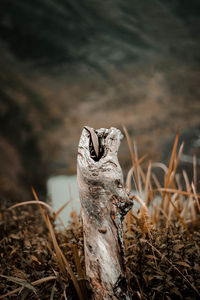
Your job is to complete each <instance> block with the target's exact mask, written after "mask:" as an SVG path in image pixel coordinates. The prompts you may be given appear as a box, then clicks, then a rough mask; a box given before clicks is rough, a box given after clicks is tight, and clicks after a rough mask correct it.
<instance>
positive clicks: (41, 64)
mask: <svg viewBox="0 0 200 300" xmlns="http://www.w3.org/2000/svg"><path fill="white" fill-rule="evenodd" d="M199 13H200V1H199V0H191V1H186V0H165V1H164V0H148V1H146V0H139V1H137V0H126V1H124V0H108V1H102V0H93V1H91V0H84V1H83V0H77V1H74V0H34V1H28V0H20V1H12V0H1V2H0V197H1V199H6V201H9V200H11V201H13V200H14V201H21V200H28V199H29V198H32V196H31V186H34V187H35V189H36V191H37V192H38V193H39V195H40V198H41V199H45V198H46V182H47V179H48V178H49V177H51V176H54V175H56V174H57V175H62V174H64V175H74V174H76V156H77V146H78V141H79V137H80V135H81V131H82V127H83V126H84V125H88V126H91V127H94V128H100V127H106V128H107V127H111V126H115V127H118V128H120V129H122V125H125V126H126V127H127V129H128V132H129V134H130V135H131V138H132V139H133V138H134V140H135V141H136V143H137V146H138V152H139V156H140V157H141V156H142V155H144V154H148V159H151V160H153V161H158V160H159V161H162V162H165V163H166V162H167V160H168V159H169V155H170V151H171V147H172V144H173V138H174V136H175V134H176V131H177V129H178V128H179V130H180V134H181V140H184V141H185V147H184V151H183V154H184V155H183V158H182V160H181V164H182V168H188V170H191V168H192V159H193V158H192V156H193V154H194V153H196V154H197V165H198V166H199V164H200V155H199V154H200V76H199V75H200V69H199V65H200V35H199V29H200V18H199ZM198 155H199V156H198ZM198 157H199V158H198ZM119 160H120V164H121V166H122V168H123V170H124V174H125V175H126V174H127V171H128V169H129V167H130V166H131V160H130V155H129V151H128V146H127V142H126V141H125V140H124V141H123V142H122V145H121V147H120V153H119ZM191 172H192V171H191Z"/></svg>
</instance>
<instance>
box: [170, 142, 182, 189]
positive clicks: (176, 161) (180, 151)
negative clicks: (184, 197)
mask: <svg viewBox="0 0 200 300" xmlns="http://www.w3.org/2000/svg"><path fill="white" fill-rule="evenodd" d="M183 147H184V143H182V144H181V146H180V148H179V151H178V155H177V158H176V159H175V160H174V168H173V172H172V176H171V177H170V181H169V185H170V184H171V183H172V184H173V182H174V178H175V176H176V170H177V167H178V163H179V160H180V157H181V154H182V152H183ZM173 186H175V185H174V184H173Z"/></svg>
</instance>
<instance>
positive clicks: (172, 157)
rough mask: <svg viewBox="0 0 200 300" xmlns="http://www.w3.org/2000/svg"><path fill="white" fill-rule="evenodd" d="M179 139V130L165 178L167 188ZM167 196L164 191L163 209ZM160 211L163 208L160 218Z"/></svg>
mask: <svg viewBox="0 0 200 300" xmlns="http://www.w3.org/2000/svg"><path fill="white" fill-rule="evenodd" d="M178 139H179V132H177V134H176V137H175V141H174V145H173V149H172V154H171V157H170V162H169V168H168V172H167V175H166V178H165V184H164V188H165V189H167V188H168V186H169V182H170V177H171V173H172V169H173V164H174V161H175V155H176V149H177V146H178ZM165 198H166V192H164V193H163V196H162V200H161V204H160V208H161V209H163V207H164V203H165ZM169 201H170V200H169V197H168V203H169ZM167 207H168V206H167ZM160 211H161V210H159V212H158V219H159V218H160ZM166 213H167V212H166ZM167 214H168V213H167Z"/></svg>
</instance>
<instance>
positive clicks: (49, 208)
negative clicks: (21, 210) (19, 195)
mask: <svg viewBox="0 0 200 300" xmlns="http://www.w3.org/2000/svg"><path fill="white" fill-rule="evenodd" d="M27 204H37V205H38V204H40V205H43V206H45V207H46V208H48V210H49V211H51V212H52V213H55V210H54V209H53V208H52V207H51V206H50V205H48V204H47V203H45V202H42V201H39V200H38V201H36V200H31V201H24V202H20V203H17V204H15V205H12V206H10V207H9V208H8V209H13V208H15V207H19V206H23V205H27Z"/></svg>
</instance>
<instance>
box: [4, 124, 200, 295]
mask: <svg viewBox="0 0 200 300" xmlns="http://www.w3.org/2000/svg"><path fill="white" fill-rule="evenodd" d="M124 130H125V134H126V137H127V141H128V145H129V149H130V153H131V159H132V167H131V169H130V171H129V173H128V175H127V179H126V188H127V189H128V190H132V189H133V188H135V189H136V190H137V193H135V194H133V193H130V198H132V199H133V200H134V201H135V202H138V203H139V209H138V210H133V211H129V213H128V214H127V216H126V218H125V221H124V244H125V249H126V258H125V260H126V273H127V280H128V286H129V289H130V293H131V295H132V297H133V299H198V297H199V295H200V260H199V255H200V231H199V227H200V205H199V197H200V196H199V195H198V193H197V185H198V180H199V179H198V175H199V174H198V172H197V164H196V158H195V156H194V159H193V180H192V181H191V182H190V180H189V178H188V176H187V173H186V172H185V171H183V172H182V174H177V167H178V162H179V159H180V156H181V153H182V150H183V144H182V145H181V146H180V148H179V149H178V139H179V135H178V133H177V135H176V138H175V141H174V146H173V149H172V154H171V159H170V163H169V166H165V165H164V164H162V163H157V164H155V163H153V162H149V164H148V167H147V168H146V170H145V171H144V170H143V166H142V164H143V162H144V161H145V159H146V157H145V156H143V157H141V158H139V157H138V154H137V147H136V145H134V151H133V150H132V145H131V141H130V138H129V135H128V133H127V131H126V129H124ZM155 168H162V169H163V174H164V175H163V180H162V182H161V181H159V180H158V178H157V176H156V173H155V172H154V169H155ZM33 195H34V198H35V200H34V201H27V202H22V203H19V204H17V205H13V206H11V203H6V201H5V199H4V201H1V212H0V257H1V259H0V268H1V274H0V276H1V280H0V299H27V298H29V299H84V300H85V299H90V298H91V294H92V287H91V286H90V283H89V281H88V279H87V276H86V274H85V266H84V246H83V230H84V228H83V227H82V222H81V217H80V216H77V215H76V213H75V212H73V211H72V212H71V217H72V218H71V222H70V223H69V224H68V226H67V227H66V228H65V227H62V229H58V228H57V227H56V226H55V219H59V212H60V211H61V210H62V209H63V207H62V208H61V209H60V210H59V211H57V212H55V211H53V209H52V208H51V207H50V206H49V205H48V204H47V203H43V202H40V201H39V199H38V196H37V194H36V192H35V190H34V189H33ZM158 196H159V197H160V200H159V201H156V199H157V198H158Z"/></svg>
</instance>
